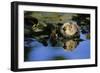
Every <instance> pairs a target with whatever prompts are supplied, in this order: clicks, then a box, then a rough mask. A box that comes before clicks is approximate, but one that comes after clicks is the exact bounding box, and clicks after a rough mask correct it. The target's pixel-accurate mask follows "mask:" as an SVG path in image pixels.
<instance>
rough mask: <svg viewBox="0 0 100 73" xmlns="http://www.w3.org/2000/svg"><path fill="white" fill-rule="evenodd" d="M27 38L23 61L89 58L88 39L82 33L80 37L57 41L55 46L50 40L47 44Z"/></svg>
mask: <svg viewBox="0 0 100 73" xmlns="http://www.w3.org/2000/svg"><path fill="white" fill-rule="evenodd" d="M28 40H29V41H27V42H25V43H24V44H25V46H24V47H25V49H24V52H25V54H24V58H25V59H24V60H25V61H45V60H66V59H87V58H90V40H89V39H87V38H86V35H83V34H80V38H74V39H63V40H60V41H57V43H56V45H55V46H52V44H51V43H50V40H48V41H47V43H48V45H47V46H45V45H43V43H41V42H38V41H37V40H36V39H31V38H29V39H28ZM30 41H31V42H30Z"/></svg>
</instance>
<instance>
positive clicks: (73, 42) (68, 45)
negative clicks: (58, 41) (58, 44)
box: [63, 39, 80, 51]
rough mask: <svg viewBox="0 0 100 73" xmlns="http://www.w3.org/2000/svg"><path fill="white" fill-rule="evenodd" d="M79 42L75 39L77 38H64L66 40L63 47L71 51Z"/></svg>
mask: <svg viewBox="0 0 100 73" xmlns="http://www.w3.org/2000/svg"><path fill="white" fill-rule="evenodd" d="M79 42H80V41H79V40H77V39H69V40H66V41H64V45H63V48H64V49H65V50H66V51H73V50H74V49H75V48H76V47H77V46H78V45H79Z"/></svg>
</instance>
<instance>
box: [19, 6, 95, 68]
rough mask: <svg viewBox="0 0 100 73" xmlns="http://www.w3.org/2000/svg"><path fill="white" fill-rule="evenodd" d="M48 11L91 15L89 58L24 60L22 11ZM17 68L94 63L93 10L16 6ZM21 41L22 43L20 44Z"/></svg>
mask: <svg viewBox="0 0 100 73" xmlns="http://www.w3.org/2000/svg"><path fill="white" fill-rule="evenodd" d="M25 10H27V11H46V12H47V11H48V12H63V13H84V14H85V13H86V14H90V15H91V39H92V40H91V58H90V59H80V60H63V61H41V62H40V61H39V62H24V11H25ZM18 26H19V27H18V32H19V33H18V35H19V36H18V41H19V42H18V45H19V46H18V68H36V67H50V66H71V65H84V64H95V31H94V30H95V10H94V9H81V8H67V7H66V8H63V7H46V6H27V5H26V6H25V5H19V6H18ZM22 43H23V44H22Z"/></svg>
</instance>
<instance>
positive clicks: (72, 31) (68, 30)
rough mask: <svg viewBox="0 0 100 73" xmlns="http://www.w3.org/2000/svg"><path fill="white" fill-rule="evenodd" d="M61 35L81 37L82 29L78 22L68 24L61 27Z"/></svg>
mask: <svg viewBox="0 0 100 73" xmlns="http://www.w3.org/2000/svg"><path fill="white" fill-rule="evenodd" d="M61 33H62V35H63V36H64V37H65V38H67V37H76V36H78V37H79V36H80V29H79V26H78V25H77V23H76V22H73V21H71V22H66V23H64V24H63V25H62V26H61Z"/></svg>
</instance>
